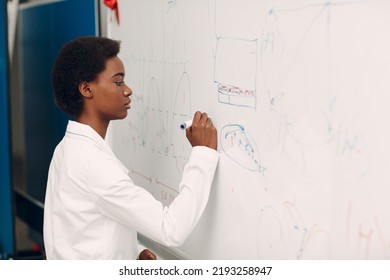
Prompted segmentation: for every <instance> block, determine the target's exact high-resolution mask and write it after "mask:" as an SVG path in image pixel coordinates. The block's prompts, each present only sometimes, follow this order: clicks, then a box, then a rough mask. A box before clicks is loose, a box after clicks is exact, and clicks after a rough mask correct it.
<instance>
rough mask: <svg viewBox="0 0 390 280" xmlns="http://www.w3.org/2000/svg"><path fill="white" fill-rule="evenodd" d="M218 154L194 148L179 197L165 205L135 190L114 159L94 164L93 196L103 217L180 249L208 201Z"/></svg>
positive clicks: (204, 148)
mask: <svg viewBox="0 0 390 280" xmlns="http://www.w3.org/2000/svg"><path fill="white" fill-rule="evenodd" d="M218 159H219V154H218V153H217V152H216V151H215V150H213V149H209V148H207V147H203V146H198V147H194V148H193V150H192V152H191V155H190V158H189V160H188V163H187V164H186V166H185V167H184V171H183V176H182V180H181V183H180V185H179V194H178V196H177V197H176V198H175V200H174V201H173V202H172V203H171V205H169V206H166V207H164V205H163V204H162V203H161V202H160V201H158V200H156V199H155V198H154V197H153V196H152V195H151V194H150V193H149V192H148V191H146V190H145V189H143V188H141V187H139V186H136V185H135V184H134V183H133V182H132V180H131V179H130V178H129V176H128V175H127V174H126V173H125V172H124V170H123V168H122V167H121V166H120V164H119V163H118V162H117V159H115V158H110V157H107V158H104V159H102V160H95V162H94V164H93V168H91V172H92V174H91V182H90V184H89V185H90V187H91V193H92V194H93V195H94V196H95V197H96V203H97V207H98V208H99V210H100V211H101V212H102V213H103V215H105V216H107V217H109V218H111V219H113V220H116V221H117V222H119V223H122V224H123V225H125V226H128V227H131V228H133V229H135V230H137V231H139V232H141V233H142V234H144V235H146V236H148V237H150V238H152V239H154V240H156V241H158V242H160V243H162V244H164V245H167V246H180V245H182V244H183V243H184V241H185V240H186V238H187V237H188V235H189V234H190V233H191V231H192V230H193V229H194V227H195V225H196V224H197V222H198V221H199V219H200V217H201V215H202V213H203V211H204V209H205V207H206V204H207V201H208V198H209V194H210V187H211V184H212V181H213V178H214V173H215V170H216V166H217V163H218Z"/></svg>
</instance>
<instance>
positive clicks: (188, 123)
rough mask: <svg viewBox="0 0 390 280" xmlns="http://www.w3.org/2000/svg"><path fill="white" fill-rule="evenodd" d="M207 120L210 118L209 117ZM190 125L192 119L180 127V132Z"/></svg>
mask: <svg viewBox="0 0 390 280" xmlns="http://www.w3.org/2000/svg"><path fill="white" fill-rule="evenodd" d="M209 118H212V117H211V116H210V117H209ZM191 125H192V119H191V120H188V121H186V122H184V123H182V124H181V125H180V128H181V129H182V130H185V129H186V128H189V127H190V126H191Z"/></svg>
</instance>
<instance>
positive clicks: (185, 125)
mask: <svg viewBox="0 0 390 280" xmlns="http://www.w3.org/2000/svg"><path fill="white" fill-rule="evenodd" d="M191 125H192V120H188V121H186V122H184V123H182V124H181V125H180V128H181V129H182V130H185V129H186V128H189V127H190V126H191Z"/></svg>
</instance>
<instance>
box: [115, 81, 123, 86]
mask: <svg viewBox="0 0 390 280" xmlns="http://www.w3.org/2000/svg"><path fill="white" fill-rule="evenodd" d="M124 83H125V82H124V81H120V82H115V84H116V85H117V86H118V87H120V86H121V85H123V84H124Z"/></svg>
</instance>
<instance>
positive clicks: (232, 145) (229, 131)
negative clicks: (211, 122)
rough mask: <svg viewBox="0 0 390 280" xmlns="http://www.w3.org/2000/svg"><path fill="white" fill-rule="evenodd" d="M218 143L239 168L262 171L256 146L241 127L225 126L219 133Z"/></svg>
mask: <svg viewBox="0 0 390 280" xmlns="http://www.w3.org/2000/svg"><path fill="white" fill-rule="evenodd" d="M220 142H221V147H222V150H223V151H224V153H225V154H226V155H227V156H228V157H229V158H230V159H232V160H233V161H234V162H235V163H237V164H238V165H240V166H241V167H243V168H245V169H247V170H250V171H258V172H263V171H264V168H263V167H262V165H261V161H260V156H259V151H258V149H257V147H256V144H255V142H254V141H253V139H252V138H251V137H250V135H249V134H248V133H247V132H246V131H245V128H244V127H243V126H242V125H239V124H230V125H225V126H224V127H223V128H222V129H221V132H220Z"/></svg>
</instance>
